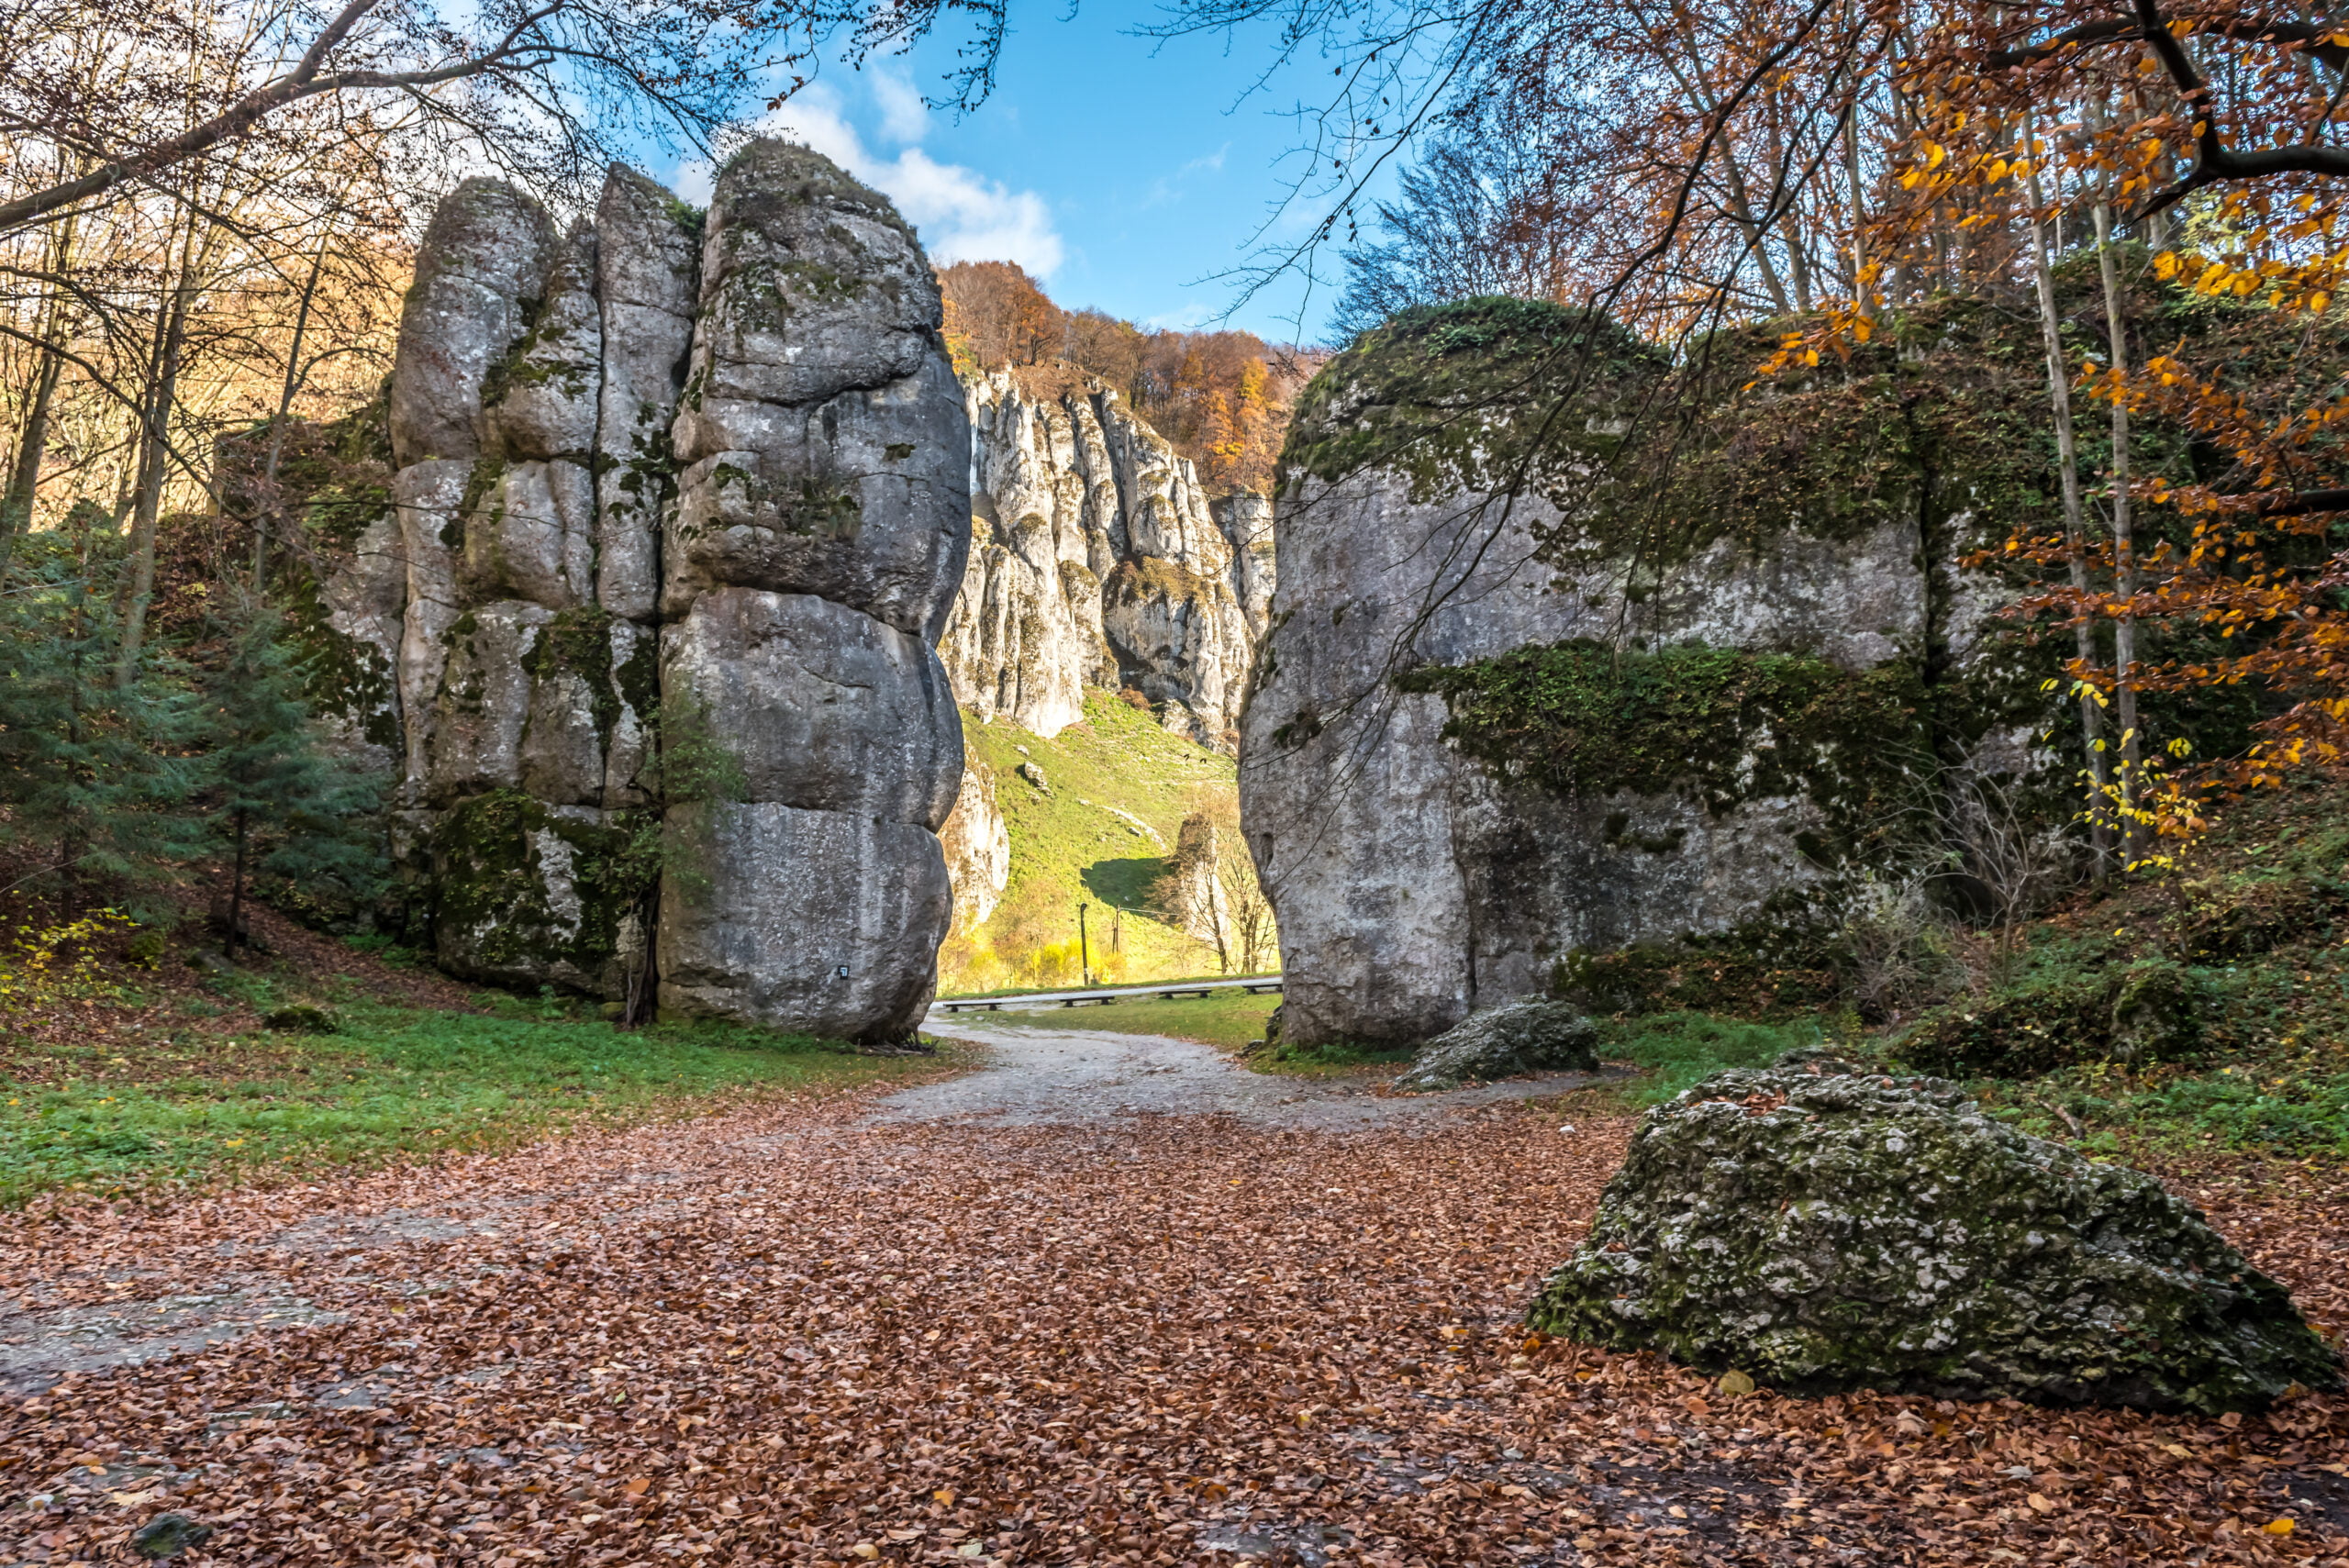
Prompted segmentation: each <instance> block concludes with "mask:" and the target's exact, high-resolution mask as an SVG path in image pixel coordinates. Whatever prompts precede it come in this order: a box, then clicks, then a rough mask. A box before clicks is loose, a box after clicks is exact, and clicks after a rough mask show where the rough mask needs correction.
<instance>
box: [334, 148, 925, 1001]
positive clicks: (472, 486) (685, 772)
mask: <svg viewBox="0 0 2349 1568" xmlns="http://www.w3.org/2000/svg"><path fill="white" fill-rule="evenodd" d="M940 317H941V312H940V304H939V297H938V292H937V287H936V284H935V282H934V280H933V279H932V276H931V273H930V267H929V264H928V262H927V261H926V260H925V259H924V258H923V256H922V253H921V250H920V247H919V246H918V244H917V243H916V241H915V239H914V236H913V233H912V231H911V230H910V229H909V228H907V226H906V224H905V223H904V222H903V220H902V219H900V218H899V217H898V216H897V215H896V212H895V211H894V210H893V209H892V208H891V207H890V206H889V204H888V202H887V201H886V200H885V198H883V197H881V196H880V195H876V194H874V192H872V191H869V190H867V189H865V188H864V187H863V186H862V185H860V184H858V183H856V182H855V181H853V180H852V179H850V178H849V177H848V176H847V175H845V174H843V173H842V172H841V171H840V170H839V169H837V168H836V167H834V166H833V165H832V164H831V163H829V161H826V160H824V159H823V158H821V157H819V156H818V155H816V154H814V153H811V152H808V151H807V150H804V149H799V148H796V147H790V146H786V145H784V144H781V143H776V142H756V143H753V144H751V146H750V147H749V148H747V149H745V150H743V151H742V152H741V153H740V154H739V155H738V156H737V157H736V158H735V159H734V160H733V161H731V162H729V164H728V165H727V167H726V169H725V170H724V171H723V172H721V173H720V174H719V176H718V185H717V193H716V199H715V202H714V204H713V206H712V207H711V209H710V211H709V214H708V215H707V220H706V222H705V220H704V219H703V218H702V217H701V215H698V214H696V213H694V212H692V211H691V210H690V209H688V208H685V207H684V206H682V204H680V203H678V202H677V201H676V200H675V199H674V197H672V196H671V195H669V194H668V193H667V192H666V191H663V190H662V189H661V188H660V187H658V186H657V185H654V184H652V183H650V182H648V181H645V180H643V179H642V178H640V177H639V176H637V175H635V174H632V173H630V172H628V171H626V170H624V169H618V168H615V169H614V170H613V171H612V173H611V175H610V177H609V179H608V180H607V183H606V185H605V188H604V191H603V195H602V199H601V201H600V203H599V204H598V206H597V209H596V217H595V220H594V221H593V223H592V224H591V223H587V222H582V223H580V224H578V225H577V226H575V227H574V228H573V229H572V231H571V232H570V233H568V234H558V233H557V232H556V231H555V229H554V227H553V225H552V224H551V222H550V221H549V219H548V217H547V216H546V214H545V213H544V212H543V211H542V210H541V209H540V207H539V206H538V205H537V204H536V203H535V202H533V201H531V200H530V199H529V197H527V196H525V195H522V194H520V193H519V192H517V191H515V190H513V189H512V188H510V187H508V186H506V185H503V184H500V183H496V182H494V181H489V180H481V179H476V180H469V181H467V182H465V183H463V184H462V185H461V186H460V187H459V188H458V189H457V191H456V192H455V193H453V194H452V195H451V196H450V197H449V198H448V200H447V201H445V202H444V203H443V204H442V206H441V207H440V211H439V212H438V213H437V214H436V215H435V217H434V218H433V220H432V223H431V226H430V227H429V229H428V230H427V232H426V235H425V239H424V243H423V246H422V248H421V250H420V251H419V255H418V261H417V281H416V286H415V288H414V289H413V291H412V292H411V294H410V295H409V299H408V304H407V307H406V314H405V315H404V317H403V318H402V322H401V328H400V338H399V353H398V360H397V363H396V367H395V371H394V374H393V378H392V386H391V395H390V396H391V407H390V424H391V443H392V450H393V462H394V464H395V476H394V480H393V487H392V488H393V500H394V508H395V523H394V525H393V526H394V527H395V529H396V539H397V548H398V549H399V550H400V551H401V553H403V554H404V555H405V562H406V571H405V574H404V581H398V580H393V579H392V578H391V576H390V574H388V573H384V572H382V571H380V570H377V569H376V568H377V566H378V565H379V564H380V562H381V560H382V551H381V550H368V549H367V548H366V544H365V541H364V540H363V539H362V544H361V548H360V550H359V553H358V554H357V555H356V556H355V557H354V559H353V562H352V564H351V567H349V568H346V570H345V571H344V572H343V573H340V574H339V575H338V578H337V579H336V581H335V582H333V583H330V584H328V585H327V586H328V593H327V594H326V595H325V597H326V598H327V599H328V602H329V603H330V604H332V605H334V606H335V608H336V613H337V616H338V617H339V619H338V621H337V623H336V624H337V628H338V629H346V630H347V632H348V634H349V635H351V636H352V637H354V638H357V639H362V640H372V641H373V642H375V643H377V644H379V645H380V644H381V643H382V642H384V641H385V640H388V631H387V629H386V628H388V627H389V626H390V625H392V624H395V623H396V624H397V625H398V627H399V634H398V640H397V645H396V648H395V649H394V650H390V651H389V652H391V653H392V654H393V657H392V660H391V662H392V664H393V666H394V668H395V673H396V678H395V681H394V683H393V686H394V701H395V706H396V710H397V714H398V717H399V719H400V728H401V731H402V734H403V738H404V774H405V777H404V780H403V784H402V787H401V804H402V810H401V812H400V821H399V828H400V834H399V840H400V844H399V847H400V848H401V849H402V850H403V851H404V857H405V859H406V862H407V864H408V865H409V867H410V868H411V873H412V874H413V875H414V876H416V877H417V880H418V882H419V884H420V896H419V903H420V905H421V908H422V913H423V917H424V918H425V920H426V921H427V922H429V927H430V931H431V936H432V940H433V943H434V945H435V947H436V949H437V951H438V954H439V956H440V962H442V963H443V964H444V965H445V966H446V967H448V968H450V969H451V970H453V971H455V972H456V973H462V974H466V975H471V976H474V977H478V978H482V979H487V980H497V981H504V982H507V983H523V984H540V983H553V984H562V985H567V986H572V987H575V988H579V989H584V990H587V991H591V992H596V993H601V994H603V995H610V996H614V997H623V998H629V997H638V996H640V995H643V994H644V992H645V991H646V988H647V986H648V984H651V983H657V985H658V996H659V1002H660V1006H662V1008H663V1009H666V1010H669V1011H672V1012H676V1013H684V1014H696V1013H706V1014H718V1015H723V1016H726V1017H731V1018H745V1019H754V1020H758V1021H762V1022H766V1023H771V1024H774V1025H778V1026H782V1027H786V1028H792V1029H806V1030H808V1031H811V1032H816V1033H819V1034H824V1035H829V1036H835V1037H845V1038H851V1039H858V1040H898V1039H903V1038H905V1036H906V1035H907V1033H908V1032H909V1031H910V1030H911V1029H912V1028H913V1026H914V1024H915V1023H916V1021H917V1020H918V1018H919V1017H920V1015H921V1012H922V1010H923V1008H924V1007H925V1006H926V1005H927V1003H928V1000H929V997H930V992H931V989H932V987H933V984H934V978H935V954H936V950H937V946H938V942H939V940H940V939H941V937H942V936H943V935H944V932H945V929H946V924H947V920H948V917H949V902H948V889H947V878H946V869H945V862H944V858H943V854H942V852H941V849H940V845H939V840H938V838H937V836H936V829H937V828H939V826H940V825H941V823H942V822H943V821H944V820H945V817H946V814H947V812H948V810H949V809H950V807H951V806H952V804H953V801H954V798H955V794H956V790H957V787H958V785H959V784H960V781H961V775H962V765H963V753H962V730H961V726H960V721H959V719H958V717H957V716H956V714H955V712H954V706H953V701H952V690H951V687H950V686H949V684H948V681H947V677H946V673H945V670H944V668H943V667H942V666H941V663H940V662H939V660H938V657H937V655H936V654H935V653H934V652H933V651H931V645H932V643H933V642H934V641H935V640H936V639H937V637H938V634H939V631H940V629H941V627H942V626H943V624H944V621H945V617H946V614H947V611H948V608H949V606H951V604H952V600H953V596H954V590H955V587H956V585H957V584H959V583H960V582H961V580H962V577H963V562H964V557H965V554H966V551H967V550H968V545H969V512H970V508H969V501H968V453H969V450H970V446H969V441H970V438H969V429H968V424H967V419H966V416H965V414H964V411H963V397H962V394H961V390H960V388H959V387H958V386H957V385H956V384H955V381H954V377H953V373H952V368H951V366H950V364H949V362H948V361H947V358H946V353H945V350H944V347H943V344H942V342H941V339H940V337H939V333H938V328H939V325H940ZM379 542H387V541H379ZM344 623H348V626H347V628H346V627H345V626H344Z"/></svg>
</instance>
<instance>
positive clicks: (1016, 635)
mask: <svg viewBox="0 0 2349 1568" xmlns="http://www.w3.org/2000/svg"><path fill="white" fill-rule="evenodd" d="M968 399H969V412H970V418H971V426H972V432H973V437H974V446H973V451H972V472H973V476H974V484H973V489H972V495H971V501H972V506H973V510H974V514H975V516H974V533H975V538H974V541H973V547H972V550H971V559H970V565H969V568H968V570H967V572H966V573H965V575H964V578H963V586H962V593H961V595H960V596H959V597H958V598H957V599H956V601H955V604H954V609H953V613H952V617H950V618H949V619H948V621H947V624H946V630H945V637H944V640H943V642H942V643H941V650H940V651H941V653H942V654H943V655H944V657H945V661H946V667H947V670H948V671H949V673H951V674H952V678H953V682H954V690H955V694H956V696H957V697H958V698H959V699H960V701H961V702H962V704H963V706H964V707H966V708H968V709H969V710H970V711H971V712H972V713H973V714H974V715H976V716H977V717H980V718H982V719H992V718H997V717H1001V718H1005V719H1008V720H1009V721H1010V722H1012V723H1014V724H1017V725H1019V727H1020V728H1024V729H1029V730H1032V731H1034V732H1035V733H1036V734H1039V735H1044V736H1052V735H1057V734H1058V733H1060V731H1061V730H1063V729H1064V728H1067V727H1068V726H1069V725H1071V724H1074V723H1075V722H1076V721H1077V719H1078V718H1079V717H1082V715H1083V713H1084V706H1085V689H1086V688H1087V687H1088V686H1099V687H1110V688H1116V687H1120V686H1123V687H1130V688H1133V689H1136V690H1139V691H1140V692H1141V694H1142V695H1144V696H1146V697H1147V698H1149V699H1150V701H1151V702H1152V705H1154V706H1156V707H1157V708H1158V710H1159V712H1160V713H1161V715H1162V718H1163V723H1164V724H1165V726H1166V728H1169V729H1171V730H1174V731H1175V732H1176V733H1177V734H1181V735H1186V736H1188V737H1189V738H1191V739H1192V740H1197V741H1198V742H1199V743H1200V744H1201V745H1205V746H1211V747H1214V748H1216V749H1218V750H1219V751H1232V750H1234V749H1235V748H1236V746H1237V744H1238V740H1239V721H1240V708H1241V699H1242V697H1243V695H1244V693H1245V688H1246V684H1247V672H1248V662H1249V659H1250V657H1251V653H1252V648H1253V644H1254V640H1255V638H1256V636H1257V634H1258V633H1259V632H1261V631H1262V629H1263V628H1264V617H1265V615H1266V613H1267V608H1268V606H1269V603H1270V600H1271V596H1272V581H1273V548H1272V528H1271V522H1272V516H1271V513H1272V507H1271V504H1270V503H1269V502H1268V501H1266V500H1264V498H1263V497H1261V496H1256V495H1247V494H1244V493H1242V494H1238V495H1230V496H1227V497H1224V498H1221V499H1219V500H1215V501H1212V502H1211V501H1209V499H1208V496H1207V495H1206V493H1205V491H1204V490H1203V489H1202V487H1201V486H1200V484H1199V483H1198V478H1197V474H1196V473H1194V472H1193V470H1192V466H1191V464H1190V462H1188V461H1187V460H1186V459H1185V458H1183V457H1181V456H1180V455H1179V454H1177V453H1176V452H1175V449H1174V448H1173V447H1172V446H1170V445H1169V444H1168V443H1167V442H1166V440H1165V439H1163V437H1161V436H1160V435H1159V434H1158V433H1157V432H1156V431H1154V430H1152V428H1150V427H1149V426H1148V425H1147V424H1145V423H1143V422H1142V421H1141V419H1140V418H1138V417H1135V415H1134V414H1133V413H1132V412H1131V411H1130V410H1129V409H1128V408H1127V407H1126V406H1125V405H1124V404H1123V403H1122V402H1121V401H1120V400H1119V397H1118V395H1117V394H1115V393H1114V392H1111V391H1108V390H1107V389H1104V388H1100V387H1097V386H1096V387H1093V388H1090V389H1088V390H1082V391H1076V392H1072V393H1069V394H1068V395H1064V396H1061V397H1057V398H1054V397H1039V396H1034V395H1030V394H1029V393H1027V392H1026V391H1024V390H1022V388H1021V387H1020V385H1019V383H1018V382H1017V381H1016V380H1015V379H1014V378H1013V377H1012V376H1011V375H1010V374H1009V373H1005V372H996V373H993V374H990V375H987V376H985V377H983V378H981V379H980V380H978V381H976V382H974V383H973V384H971V385H970V387H969V388H968Z"/></svg>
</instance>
